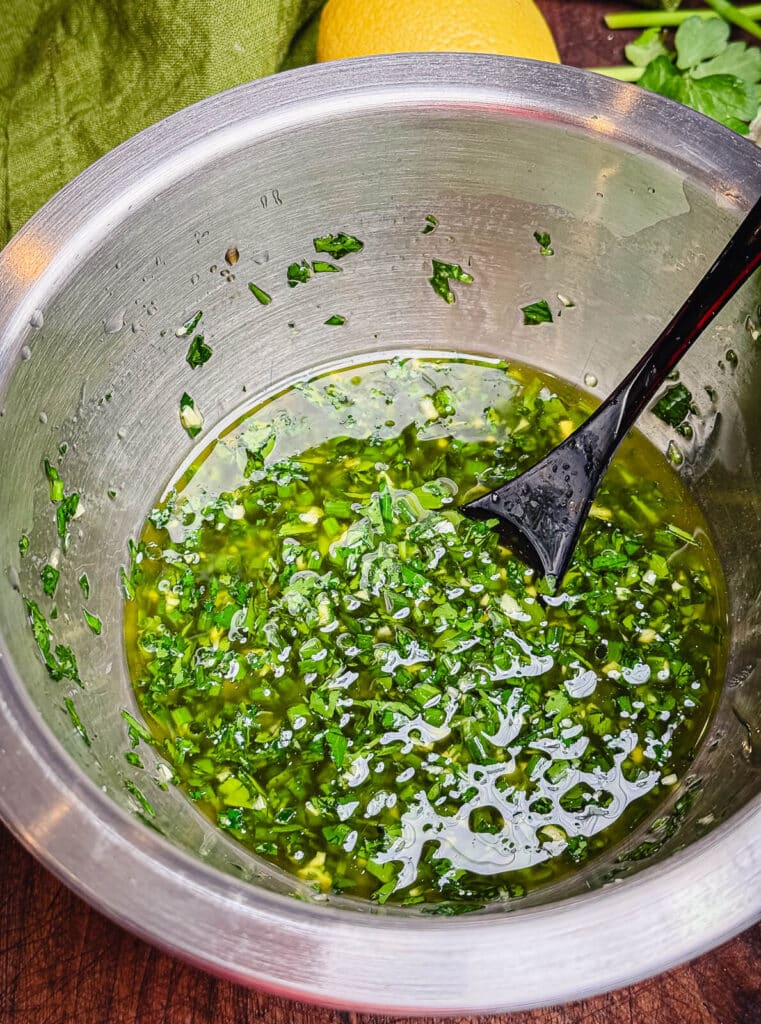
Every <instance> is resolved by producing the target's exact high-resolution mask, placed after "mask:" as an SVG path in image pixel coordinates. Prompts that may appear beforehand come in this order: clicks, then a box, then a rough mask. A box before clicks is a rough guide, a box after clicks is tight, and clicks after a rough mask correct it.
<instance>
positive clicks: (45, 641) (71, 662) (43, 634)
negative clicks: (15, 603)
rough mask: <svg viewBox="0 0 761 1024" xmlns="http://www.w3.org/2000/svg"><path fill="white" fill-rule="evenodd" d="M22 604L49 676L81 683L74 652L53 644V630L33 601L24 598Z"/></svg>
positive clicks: (61, 645) (68, 648)
mask: <svg viewBox="0 0 761 1024" xmlns="http://www.w3.org/2000/svg"><path fill="white" fill-rule="evenodd" d="M24 606H25V607H26V611H27V615H28V616H29V624H30V625H31V627H32V634H33V636H34V640H35V643H36V644H37V647H38V649H39V652H40V654H41V656H42V660H43V662H44V663H45V667H46V668H47V670H48V674H49V675H50V677H51V678H52V679H55V680H56V681H58V680H60V679H71V681H72V682H74V683H78V684H79V685H80V686H81V685H82V683H81V680H80V678H79V669H78V668H77V661H76V658H75V657H74V652H73V651H72V650H71V648H70V647H66V646H64V645H63V644H56V645H55V647H54V646H53V644H54V643H55V641H54V639H53V631H52V630H51V628H50V626H49V625H48V622H47V619H46V618H45V616H44V615H43V614H42V612H41V611H40V609H39V607H38V605H37V603H36V602H35V601H30V600H28V599H27V598H24Z"/></svg>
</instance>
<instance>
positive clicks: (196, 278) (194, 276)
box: [190, 274, 200, 284]
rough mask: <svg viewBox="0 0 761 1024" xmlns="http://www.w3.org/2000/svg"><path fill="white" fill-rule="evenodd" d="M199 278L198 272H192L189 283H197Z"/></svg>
mask: <svg viewBox="0 0 761 1024" xmlns="http://www.w3.org/2000/svg"><path fill="white" fill-rule="evenodd" d="M199 280H200V278H199V276H198V274H193V275H192V277H191V278H190V283H191V284H198V282H199Z"/></svg>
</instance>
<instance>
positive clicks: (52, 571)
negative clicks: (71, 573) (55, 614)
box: [40, 565, 61, 597]
mask: <svg viewBox="0 0 761 1024" xmlns="http://www.w3.org/2000/svg"><path fill="white" fill-rule="evenodd" d="M60 576H61V573H60V572H59V571H58V569H56V568H54V567H53V566H52V565H44V566H43V567H42V572H41V573H40V580H41V581H42V589H43V592H44V593H45V594H47V596H48V597H53V596H54V594H55V591H56V587H57V586H58V580H59V578H60Z"/></svg>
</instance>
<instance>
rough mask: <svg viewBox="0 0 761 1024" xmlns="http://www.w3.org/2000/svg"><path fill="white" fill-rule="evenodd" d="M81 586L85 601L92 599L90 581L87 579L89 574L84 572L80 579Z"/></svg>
mask: <svg viewBox="0 0 761 1024" xmlns="http://www.w3.org/2000/svg"><path fill="white" fill-rule="evenodd" d="M79 586H80V589H81V590H82V593H83V594H84V598H85V601H87V599H88V598H89V597H90V580H89V579H88V577H87V573H86V572H83V573H82V575H81V576H80V577H79Z"/></svg>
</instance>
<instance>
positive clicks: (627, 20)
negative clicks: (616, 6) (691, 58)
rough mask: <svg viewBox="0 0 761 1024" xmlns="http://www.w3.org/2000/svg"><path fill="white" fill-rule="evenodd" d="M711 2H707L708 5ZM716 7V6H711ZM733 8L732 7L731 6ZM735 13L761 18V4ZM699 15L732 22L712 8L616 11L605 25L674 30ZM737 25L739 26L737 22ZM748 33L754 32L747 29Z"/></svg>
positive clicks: (607, 17)
mask: <svg viewBox="0 0 761 1024" xmlns="http://www.w3.org/2000/svg"><path fill="white" fill-rule="evenodd" d="M708 2H709V0H706V3H708ZM711 6H712V7H714V6H715V5H713V4H712V5H711ZM729 6H732V5H729ZM734 11H735V12H737V13H739V14H740V15H741V16H742V17H743V18H744V19H748V20H749V21H751V19H754V18H761V4H746V5H744V6H743V7H735V8H734ZM696 15H697V17H699V18H718V17H722V16H723V17H726V19H727V21H731V20H732V19H731V18H729V16H728V15H726V14H725V15H720V14H719V13H718V7H715V9H713V10H712V9H710V8H705V9H701V8H694V7H691V8H690V9H689V10H683V11H616V12H615V13H614V14H606V15H605V25H606V27H607V28H613V29H617V28H674V27H675V26H677V25H681V24H682V22H683V21H686V20H687V19H688V18H694V17H695V16H696ZM735 24H739V23H738V22H735ZM751 24H752V21H751ZM755 29H756V31H754V32H753V34H754V35H757V34H758V26H755ZM746 31H752V30H750V29H746Z"/></svg>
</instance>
